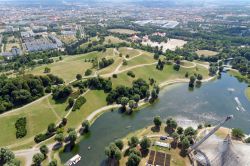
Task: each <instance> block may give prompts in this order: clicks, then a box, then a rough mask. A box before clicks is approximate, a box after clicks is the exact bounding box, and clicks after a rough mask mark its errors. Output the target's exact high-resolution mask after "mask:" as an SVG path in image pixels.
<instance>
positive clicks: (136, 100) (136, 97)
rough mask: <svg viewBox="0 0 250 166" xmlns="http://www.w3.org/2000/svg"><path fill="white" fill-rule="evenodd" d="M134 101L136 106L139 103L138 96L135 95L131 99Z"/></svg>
mask: <svg viewBox="0 0 250 166" xmlns="http://www.w3.org/2000/svg"><path fill="white" fill-rule="evenodd" d="M133 99H134V101H135V102H136V104H138V102H139V101H140V95H138V94H135V95H134V97H133Z"/></svg>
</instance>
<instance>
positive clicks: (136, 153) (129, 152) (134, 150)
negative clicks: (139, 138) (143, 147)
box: [128, 147, 142, 157]
mask: <svg viewBox="0 0 250 166" xmlns="http://www.w3.org/2000/svg"><path fill="white" fill-rule="evenodd" d="M132 153H133V154H135V155H137V156H140V157H141V156H142V155H141V151H140V150H138V149H137V148H136V147H134V148H130V149H129V151H128V154H132Z"/></svg>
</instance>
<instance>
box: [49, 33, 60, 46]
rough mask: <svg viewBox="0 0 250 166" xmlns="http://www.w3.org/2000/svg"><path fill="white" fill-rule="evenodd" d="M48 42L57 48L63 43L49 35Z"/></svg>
mask: <svg viewBox="0 0 250 166" xmlns="http://www.w3.org/2000/svg"><path fill="white" fill-rule="evenodd" d="M49 38H50V40H51V41H52V42H53V43H55V44H56V45H57V47H62V46H63V43H62V42H61V40H59V39H58V38H57V37H56V36H54V35H49Z"/></svg>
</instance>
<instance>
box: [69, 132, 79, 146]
mask: <svg viewBox="0 0 250 166" xmlns="http://www.w3.org/2000/svg"><path fill="white" fill-rule="evenodd" d="M68 139H69V141H70V143H71V144H73V145H74V144H75V141H76V139H77V133H76V131H75V130H73V131H70V132H69V135H68Z"/></svg>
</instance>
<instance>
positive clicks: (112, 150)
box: [105, 143, 122, 161]
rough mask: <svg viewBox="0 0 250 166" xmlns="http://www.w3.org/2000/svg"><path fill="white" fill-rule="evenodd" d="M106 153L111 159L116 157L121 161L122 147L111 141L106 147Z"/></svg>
mask: <svg viewBox="0 0 250 166" xmlns="http://www.w3.org/2000/svg"><path fill="white" fill-rule="evenodd" d="M105 155H106V156H108V157H109V158H110V159H116V160H118V161H119V160H120V159H121V155H122V154H121V151H120V149H119V148H118V147H117V146H116V145H115V144H114V143H111V144H109V146H108V147H106V148H105Z"/></svg>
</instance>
